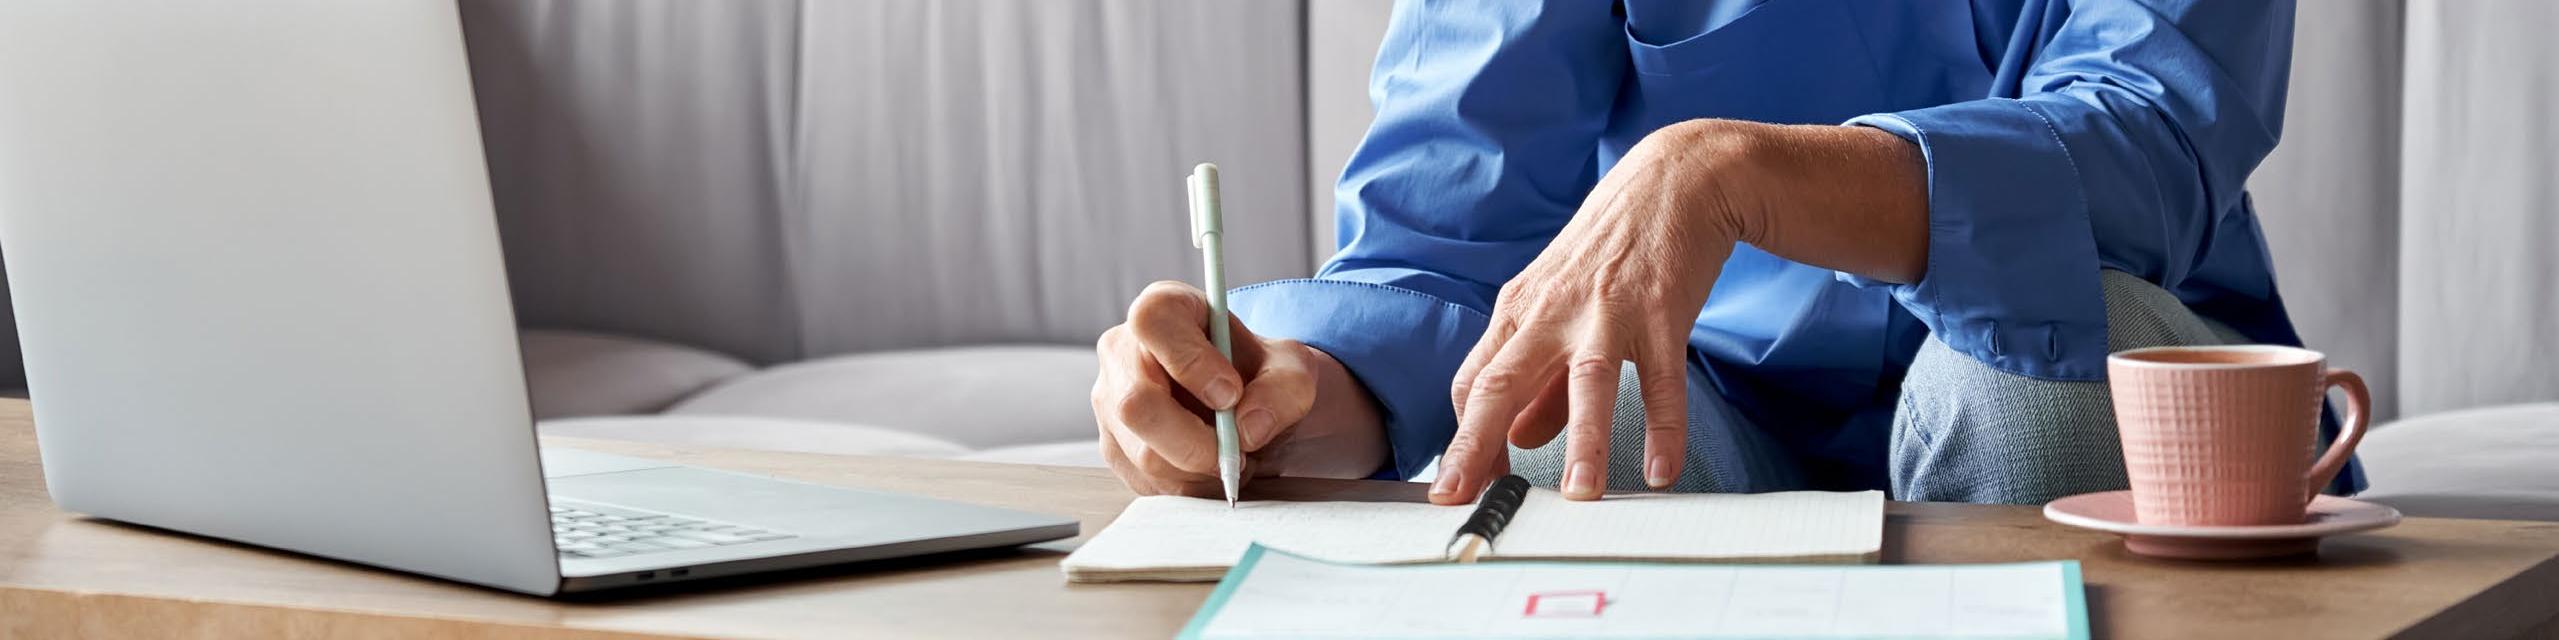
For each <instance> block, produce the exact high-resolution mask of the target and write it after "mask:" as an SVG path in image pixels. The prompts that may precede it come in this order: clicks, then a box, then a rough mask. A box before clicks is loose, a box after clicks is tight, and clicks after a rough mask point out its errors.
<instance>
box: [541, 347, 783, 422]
mask: <svg viewBox="0 0 2559 640" xmlns="http://www.w3.org/2000/svg"><path fill="white" fill-rule="evenodd" d="M517 340H518V341H519V344H521V345H522V348H523V351H524V379H525V386H526V387H527V391H528V392H529V393H531V394H532V398H533V416H534V418H536V419H549V418H559V417H567V416H595V415H620V414H632V413H649V412H654V411H657V410H659V409H663V408H666V406H667V405H669V404H672V403H674V402H675V401H676V399H678V398H682V397H684V396H685V395H686V394H690V393H693V392H695V391H699V390H701V389H702V388H703V387H707V386H710V385H711V384H712V383H715V382H719V381H721V380H725V379H728V378H730V377H732V376H736V375H738V374H741V373H746V372H747V371H749V370H751V368H750V367H748V366H747V365H746V363H745V362H740V361H739V360H738V359H736V358H731V357H728V356H724V355H720V354H717V353H712V352H709V351H704V350H701V349H695V348H692V347H687V346H683V345H677V344H669V343H665V342H657V341H654V340H644V339H640V338H631V337H624V336H615V335H606V334H600V333H586V332H579V331H559V330H548V329H526V330H523V331H521V332H518V333H517Z"/></svg>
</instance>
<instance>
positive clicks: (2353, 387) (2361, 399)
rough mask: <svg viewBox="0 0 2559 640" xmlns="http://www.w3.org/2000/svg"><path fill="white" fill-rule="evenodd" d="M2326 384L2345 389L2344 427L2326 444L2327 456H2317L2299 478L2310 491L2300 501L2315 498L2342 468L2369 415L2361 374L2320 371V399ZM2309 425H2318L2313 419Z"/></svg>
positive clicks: (2368, 396) (2368, 393)
mask: <svg viewBox="0 0 2559 640" xmlns="http://www.w3.org/2000/svg"><path fill="white" fill-rule="evenodd" d="M2329 387H2345V388H2346V420H2345V429H2343V430H2341V431H2339V432H2338V433H2337V441H2336V442H2332V443H2329V444H2328V453H2327V455H2323V456H2319V462H2318V464H2313V465H2310V473H2309V474H2307V475H2305V476H2303V477H2302V481H2303V482H2306V483H2309V485H2310V490H2309V491H2308V492H2306V495H2304V496H2302V498H2301V500H2302V503H2304V504H2308V503H2309V502H2310V501H2312V500H2317V499H2319V490H2320V489H2325V488H2327V487H2328V482H2329V481H2331V480H2335V479H2337V472H2338V471H2342V470H2344V469H2345V468H2346V460H2347V459H2348V458H2350V457H2352V456H2353V455H2354V454H2355V445H2356V444H2357V443H2361V442H2363V439H2364V423H2365V421H2367V420H2369V419H2371V418H2372V416H2371V412H2370V410H2369V408H2370V407H2371V406H2372V391H2371V390H2369V389H2365V388H2364V377H2363V376H2359V375H2355V372H2353V371H2347V370H2345V369H2329V370H2327V371H2323V372H2320V374H2319V396H2320V397H2321V398H2323V399H2324V398H2326V397H2327V396H2328V388H2329ZM2311 428H2313V429H2316V428H2318V425H2317V424H2316V421H2314V423H2313V424H2312V425H2311Z"/></svg>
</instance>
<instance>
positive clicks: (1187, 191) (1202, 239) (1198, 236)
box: [1182, 174, 1207, 249]
mask: <svg viewBox="0 0 2559 640" xmlns="http://www.w3.org/2000/svg"><path fill="white" fill-rule="evenodd" d="M1182 203H1183V204H1185V205H1188V206H1189V208H1190V219H1191V248H1193V249H1198V248H1202V245H1203V244H1205V243H1206V242H1207V234H1205V233H1201V232H1200V229H1201V228H1202V227H1203V226H1205V225H1202V224H1200V177H1199V176H1198V175H1197V174H1193V175H1191V176H1188V177H1185V178H1183V179H1182Z"/></svg>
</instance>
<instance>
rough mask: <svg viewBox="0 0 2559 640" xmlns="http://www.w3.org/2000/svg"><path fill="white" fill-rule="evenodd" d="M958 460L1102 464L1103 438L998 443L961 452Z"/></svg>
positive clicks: (1079, 464)
mask: <svg viewBox="0 0 2559 640" xmlns="http://www.w3.org/2000/svg"><path fill="white" fill-rule="evenodd" d="M960 459H961V460H975V461H978V462H1010V463H1013V464H1046V465H1056V466H1061V467H1105V466H1110V465H1109V463H1106V462H1103V461H1102V442H1101V440H1099V439H1095V438H1086V439H1083V440H1069V441H1066V442H1051V443H1047V444H1025V445H1014V446H1010V447H997V448H994V449H988V450H985V451H979V452H977V453H972V454H968V455H964V456H960Z"/></svg>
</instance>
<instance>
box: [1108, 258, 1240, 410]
mask: <svg viewBox="0 0 2559 640" xmlns="http://www.w3.org/2000/svg"><path fill="white" fill-rule="evenodd" d="M1207 323H1208V297H1207V296H1206V295H1205V294H1202V293H1200V290H1199V289H1196V288H1193V287H1191V286H1190V285H1187V284H1183V283H1179V282H1171V281H1166V282H1157V283H1155V284H1151V285H1147V286H1146V290H1145V291H1142V292H1139V293H1138V294H1137V301H1136V302H1133V303H1130V304H1129V308H1128V327H1129V332H1130V333H1131V334H1132V335H1134V336H1135V337H1136V338H1137V342H1138V344H1139V345H1142V346H1143V347H1144V348H1145V349H1146V352H1147V353H1148V354H1149V355H1152V356H1153V357H1154V360H1155V362H1156V363H1157V364H1158V365H1161V366H1162V367H1163V369H1164V372H1165V373H1167V374H1171V375H1172V378H1173V380H1174V382H1176V383H1178V384H1180V385H1181V387H1182V388H1183V389H1185V390H1188V391H1190V392H1191V395H1192V396H1193V397H1196V398H1199V400H1200V402H1201V403H1203V404H1206V405H1208V408H1210V409H1226V408H1229V407H1233V406H1235V401H1236V400H1237V399H1239V398H1241V397H1242V395H1243V392H1244V382H1243V376H1242V375H1240V374H1238V373H1236V371H1235V366H1234V365H1233V364H1231V363H1229V362H1227V360H1226V358H1225V357H1223V356H1220V355H1218V353H1217V345H1216V344H1214V343H1211V342H1209V338H1208V329H1207Z"/></svg>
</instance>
